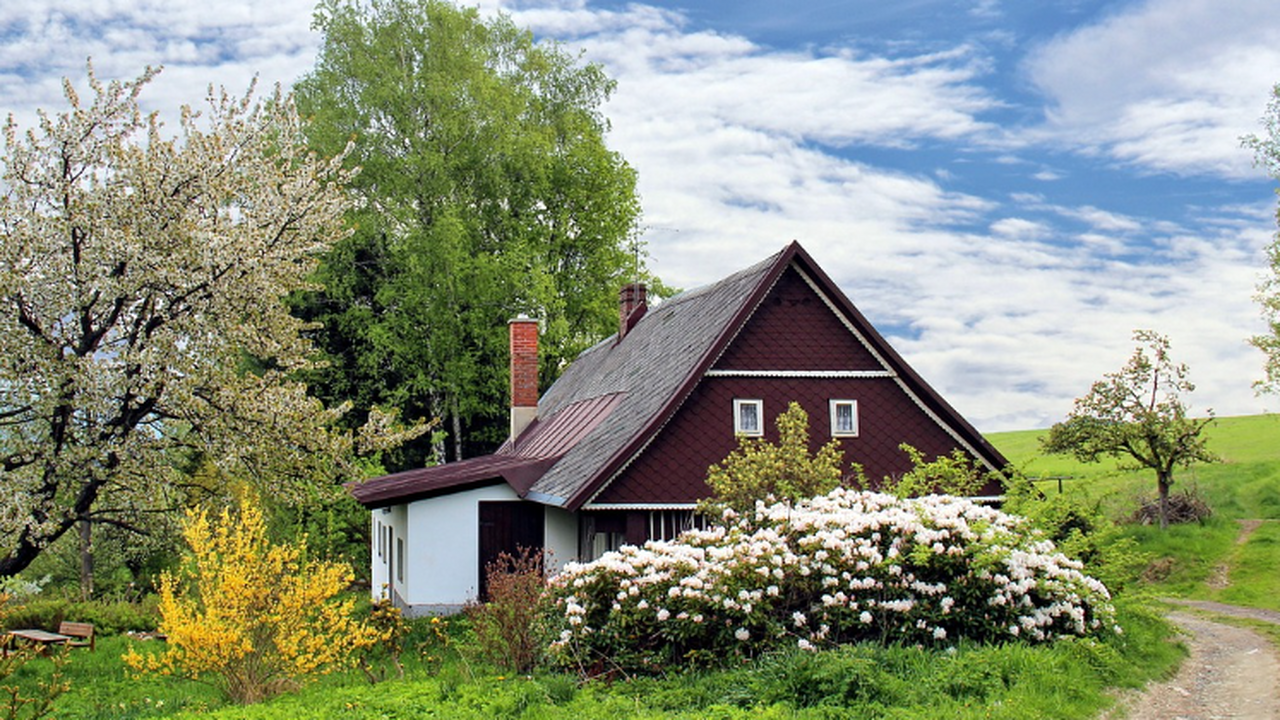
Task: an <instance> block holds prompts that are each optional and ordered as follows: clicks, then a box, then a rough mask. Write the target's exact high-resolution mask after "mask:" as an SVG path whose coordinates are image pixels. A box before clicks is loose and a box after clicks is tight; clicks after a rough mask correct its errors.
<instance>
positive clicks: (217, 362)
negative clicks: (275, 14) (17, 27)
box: [0, 66, 354, 576]
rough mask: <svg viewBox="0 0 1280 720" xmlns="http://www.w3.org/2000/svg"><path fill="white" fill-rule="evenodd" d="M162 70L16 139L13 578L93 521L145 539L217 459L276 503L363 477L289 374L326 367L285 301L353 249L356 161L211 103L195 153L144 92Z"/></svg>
mask: <svg viewBox="0 0 1280 720" xmlns="http://www.w3.org/2000/svg"><path fill="white" fill-rule="evenodd" d="M156 72H157V71H156V70H153V69H148V70H147V71H146V72H144V73H142V75H141V76H140V77H138V78H137V79H136V80H132V81H128V82H119V81H112V82H102V81H100V80H99V79H98V78H97V77H96V76H95V75H94V73H93V68H92V66H90V67H89V68H88V87H89V88H90V90H91V95H90V96H89V97H88V98H87V100H82V99H81V98H80V96H79V95H78V94H77V92H76V90H75V88H74V87H73V84H72V83H71V82H70V81H66V82H65V95H66V101H67V105H68V107H67V109H65V110H64V111H62V112H59V113H56V114H50V113H46V112H42V113H40V114H39V119H38V123H37V124H36V126H35V127H33V128H31V129H28V130H26V131H25V132H20V131H19V128H18V127H17V125H16V123H15V121H14V120H13V119H12V117H11V118H10V119H9V120H8V122H7V123H6V125H5V130H4V136H5V153H4V157H3V175H2V187H0V190H2V191H3V195H0V358H3V361H2V362H0V576H7V575H12V574H15V573H17V572H19V571H21V570H22V569H23V568H25V567H27V565H28V564H29V563H31V561H32V560H33V559H35V558H36V557H37V556H38V555H39V554H40V553H41V552H42V551H43V550H44V549H45V548H47V547H48V546H49V544H50V543H52V542H53V541H55V540H57V539H58V538H59V537H61V536H62V535H63V534H64V533H66V532H67V531H68V530H69V529H71V528H72V527H73V526H74V525H75V524H76V523H77V522H83V523H95V524H96V523H109V524H112V525H116V526H118V527H122V528H126V529H130V530H137V531H142V530H144V529H145V528H144V526H145V523H146V518H147V517H148V515H149V514H154V513H164V512H168V511H170V510H171V508H172V507H174V506H175V505H176V504H177V502H178V501H179V500H180V495H181V488H180V487H179V485H180V483H182V482H183V479H184V476H183V475H182V473H180V472H179V471H178V470H177V469H176V465H177V459H178V457H179V456H180V455H182V454H184V453H186V454H187V455H188V456H190V455H191V454H195V453H199V454H202V455H203V456H205V457H207V458H210V459H211V460H213V461H214V462H215V463H217V465H218V467H219V469H220V470H221V471H223V472H225V473H227V474H228V476H231V477H236V478H240V479H243V480H245V481H248V482H252V483H256V484H258V485H259V486H261V487H263V488H264V491H265V492H269V493H271V494H273V495H275V496H277V497H279V496H281V495H286V496H287V495H288V494H289V493H291V492H298V493H301V492H302V490H303V489H306V488H309V487H312V483H314V482H315V481H316V480H317V479H324V480H332V479H333V478H334V477H335V476H341V475H343V474H344V473H345V472H347V468H348V467H349V466H348V464H347V462H346V459H347V458H348V457H349V453H350V452H351V451H352V450H353V443H354V438H353V437H352V436H351V435H350V434H348V433H340V432H336V431H334V430H333V429H332V423H333V422H334V421H335V420H336V419H337V417H338V416H339V415H340V414H341V412H342V410H343V409H342V408H333V409H328V408H325V407H323V406H322V405H321V403H320V402H319V401H317V400H315V399H314V398H311V397H309V396H308V395H307V392H306V388H305V387H304V386H303V385H302V384H300V383H298V382H295V381H292V380H291V379H290V378H291V376H292V374H293V373H295V372H297V371H299V370H302V369H305V368H306V367H307V366H308V364H309V361H308V356H309V355H310V354H311V352H312V351H311V349H310V346H309V344H308V343H307V341H306V340H305V339H304V338H303V337H302V334H301V331H302V330H303V327H304V325H303V323H302V322H301V321H299V320H297V319H295V318H294V317H292V316H291V315H290V314H289V312H288V311H287V308H286V307H285V306H284V304H283V302H282V296H283V295H285V294H286V293H289V292H293V291H297V290H301V289H303V288H305V287H307V284H306V283H307V280H306V279H307V277H308V276H309V274H310V273H311V272H312V270H313V268H314V266H315V263H316V257H317V256H318V255H319V253H321V252H322V251H324V250H325V249H326V248H328V247H330V246H332V245H333V244H334V243H335V242H336V241H338V240H339V239H340V238H341V237H342V236H343V235H344V230H343V229H342V228H343V225H342V220H341V218H342V215H343V213H344V212H345V211H346V210H347V209H348V207H349V204H350V203H349V200H348V198H347V196H346V195H345V194H344V191H343V190H342V184H343V183H345V182H346V181H347V180H348V179H349V176H350V174H351V173H350V172H349V171H347V170H344V169H343V166H342V164H343V160H344V158H343V156H342V155H341V154H338V155H337V156H336V157H334V158H332V159H327V160H326V159H321V158H318V157H316V156H314V155H313V154H311V153H310V151H308V150H307V148H306V145H305V142H304V138H303V135H302V128H301V125H300V122H299V118H298V115H297V113H296V112H295V110H294V106H293V103H292V100H291V98H290V97H288V96H287V95H285V94H283V93H281V91H280V90H279V89H278V88H277V89H276V91H275V92H274V93H272V94H270V95H269V96H268V97H266V98H265V100H262V101H256V100H255V99H254V92H253V89H252V88H251V89H250V90H249V92H248V93H247V94H246V95H244V96H232V95H229V94H228V93H227V92H225V91H221V92H214V91H213V90H212V89H210V92H209V96H208V104H207V107H205V108H204V110H203V112H200V113H198V112H196V111H194V110H192V109H190V108H187V107H184V108H183V109H182V111H181V116H180V120H179V125H178V134H177V135H176V136H169V135H166V132H165V128H164V126H163V124H162V123H161V122H160V120H159V118H158V117H157V116H156V115H155V114H151V115H145V114H143V113H142V112H141V111H140V109H139V104H138V96H139V93H140V92H141V91H142V90H143V88H144V87H145V86H146V85H147V83H148V81H150V80H151V79H152V77H154V75H155V74H156Z"/></svg>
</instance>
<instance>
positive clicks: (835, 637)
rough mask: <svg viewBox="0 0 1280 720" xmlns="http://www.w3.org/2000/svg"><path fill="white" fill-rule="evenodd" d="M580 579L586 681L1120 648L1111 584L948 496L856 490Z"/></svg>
mask: <svg viewBox="0 0 1280 720" xmlns="http://www.w3.org/2000/svg"><path fill="white" fill-rule="evenodd" d="M723 520H724V523H723V525H722V526H720V527H714V528H711V529H707V530H695V531H691V532H688V533H685V534H684V535H682V536H681V537H680V538H679V539H678V540H676V541H671V542H656V541H655V542H649V543H646V544H645V545H644V546H643V547H632V546H624V547H623V548H622V549H621V550H619V551H617V552H611V553H607V554H606V555H604V556H603V557H601V558H600V559H599V560H596V561H594V562H591V563H587V564H570V565H568V566H567V567H566V568H565V570H564V571H563V572H562V573H561V574H560V575H558V576H557V577H556V578H555V579H554V580H553V583H552V592H553V593H554V599H555V603H556V618H557V622H559V623H561V625H562V627H561V631H560V634H559V638H558V639H557V640H556V641H555V643H554V644H553V649H554V650H555V651H556V653H557V654H558V657H559V658H560V660H561V661H562V662H563V663H564V664H566V665H570V666H574V667H577V668H578V669H579V670H580V671H582V672H594V671H607V670H610V669H624V670H644V669H659V668H661V667H663V666H669V665H670V664H672V663H697V662H703V661H723V660H725V659H727V658H732V657H746V656H750V655H752V654H755V653H757V652H759V651H762V650H768V649H773V648H778V647H783V646H793V647H794V646H798V647H800V648H803V649H817V648H820V647H824V646H834V645H838V644H842V643H849V642H858V641H868V640H869V641H877V642H903V643H921V644H927V645H939V644H941V645H949V644H951V643H953V642H955V641H956V640H959V639H961V638H967V639H971V640H977V641H995V642H1001V641H1010V640H1024V641H1029V642H1042V641H1047V640H1051V639H1054V638H1056V637H1060V636H1068V635H1074V636H1084V635H1090V634H1094V633H1099V632H1103V631H1106V632H1112V631H1116V630H1117V629H1116V628H1115V626H1114V610H1113V608H1112V607H1111V605H1110V595H1109V594H1108V592H1107V589H1106V588H1105V587H1104V586H1103V585H1102V583H1100V582H1098V581H1097V580H1094V579H1093V578H1091V577H1089V576H1087V575H1085V574H1084V573H1082V572H1081V566H1080V564H1079V563H1077V562H1075V561H1073V560H1071V559H1069V558H1067V557H1066V556H1064V555H1062V554H1061V553H1058V552H1057V551H1056V550H1055V549H1054V546H1053V543H1052V542H1050V541H1048V540H1045V539H1043V538H1041V537H1040V536H1038V535H1037V534H1036V533H1035V531H1033V530H1032V529H1030V528H1029V527H1028V526H1027V525H1026V523H1025V521H1023V520H1022V519H1021V518H1018V517H1016V516H1013V515H1008V514H1005V513H1002V512H1000V511H999V510H996V509H994V508H991V507H987V506H983V505H979V504H977V503H974V502H972V501H969V500H965V499H961V498H955V497H950V496H937V495H935V496H928V497H922V498H909V499H902V498H897V497H894V496H891V495H885V494H880V493H872V492H854V491H851V490H846V489H843V488H840V489H836V490H834V491H832V492H831V493H829V494H827V495H823V496H819V497H817V498H814V499H812V500H807V501H801V502H798V503H795V504H791V503H787V502H782V503H777V504H774V505H765V504H764V503H758V504H757V505H756V508H755V511H754V512H752V513H747V514H742V515H739V514H736V513H734V512H732V511H727V512H726V513H725V516H724V518H723Z"/></svg>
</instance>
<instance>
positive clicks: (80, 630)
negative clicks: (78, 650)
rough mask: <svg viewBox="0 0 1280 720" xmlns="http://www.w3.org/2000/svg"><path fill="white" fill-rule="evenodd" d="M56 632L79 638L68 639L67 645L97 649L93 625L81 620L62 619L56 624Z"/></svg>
mask: <svg viewBox="0 0 1280 720" xmlns="http://www.w3.org/2000/svg"><path fill="white" fill-rule="evenodd" d="M58 634H59V635H66V636H67V637H69V638H79V639H77V640H68V641H67V645H68V646H69V647H87V648H89V650H95V649H97V645H96V643H95V641H94V639H93V625H91V624H90V623H81V622H66V621H63V623H62V624H61V625H59V626H58Z"/></svg>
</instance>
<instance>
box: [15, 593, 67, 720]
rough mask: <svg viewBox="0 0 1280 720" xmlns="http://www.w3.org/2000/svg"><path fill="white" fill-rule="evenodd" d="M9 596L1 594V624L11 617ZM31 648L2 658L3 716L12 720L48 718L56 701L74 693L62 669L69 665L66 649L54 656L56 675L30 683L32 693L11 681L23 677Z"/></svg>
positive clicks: (20, 648)
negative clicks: (20, 675) (15, 677)
mask: <svg viewBox="0 0 1280 720" xmlns="http://www.w3.org/2000/svg"><path fill="white" fill-rule="evenodd" d="M8 604H9V596H8V595H6V594H4V593H0V621H4V620H5V619H6V615H7V614H8V607H7V606H8ZM32 653H33V651H32V650H31V649H30V648H26V647H18V648H8V647H6V648H5V651H4V653H3V654H0V716H3V717H5V718H8V719H9V720H18V719H19V718H22V719H24V720H36V718H42V717H46V716H48V715H51V714H52V713H53V711H54V706H53V704H54V701H56V700H57V699H58V697H59V696H60V695H62V694H63V693H65V692H66V691H68V690H70V689H71V684H70V683H68V682H67V681H66V680H65V679H64V677H63V667H64V666H65V665H66V662H67V653H66V649H65V648H64V649H63V650H62V651H61V652H59V653H58V654H57V655H55V656H54V659H53V663H54V666H53V673H52V674H51V675H50V676H49V677H48V678H47V679H41V680H36V681H35V682H34V683H30V684H29V687H33V690H30V691H28V690H23V689H22V688H20V687H19V686H18V685H16V684H13V683H12V682H11V680H12V679H13V677H14V676H15V675H19V674H21V673H22V670H23V666H24V665H26V664H27V662H28V661H29V660H30V659H31V657H32Z"/></svg>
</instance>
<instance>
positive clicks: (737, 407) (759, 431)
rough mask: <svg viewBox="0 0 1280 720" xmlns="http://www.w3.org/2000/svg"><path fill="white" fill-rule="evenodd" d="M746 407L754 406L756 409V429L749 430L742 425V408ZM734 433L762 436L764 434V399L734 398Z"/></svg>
mask: <svg viewBox="0 0 1280 720" xmlns="http://www.w3.org/2000/svg"><path fill="white" fill-rule="evenodd" d="M744 407H754V408H755V409H756V426H755V428H754V429H751V430H748V429H745V428H743V426H742V409H743V408H744ZM733 433H734V434H735V435H746V436H747V437H761V436H762V435H764V400H743V399H736V398H735V399H734V401H733Z"/></svg>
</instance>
